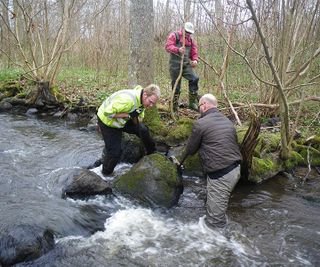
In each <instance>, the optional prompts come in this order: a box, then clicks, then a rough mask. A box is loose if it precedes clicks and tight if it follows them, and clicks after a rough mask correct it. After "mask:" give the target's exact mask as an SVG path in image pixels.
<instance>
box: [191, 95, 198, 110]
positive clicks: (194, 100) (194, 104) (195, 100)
mask: <svg viewBox="0 0 320 267" xmlns="http://www.w3.org/2000/svg"><path fill="white" fill-rule="evenodd" d="M189 108H190V109H192V110H195V111H199V107H198V94H197V93H190V92H189Z"/></svg>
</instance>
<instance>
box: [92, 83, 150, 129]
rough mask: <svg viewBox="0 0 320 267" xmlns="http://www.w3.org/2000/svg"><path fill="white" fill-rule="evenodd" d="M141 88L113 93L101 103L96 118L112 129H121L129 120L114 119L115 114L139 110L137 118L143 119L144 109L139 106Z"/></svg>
mask: <svg viewBox="0 0 320 267" xmlns="http://www.w3.org/2000/svg"><path fill="white" fill-rule="evenodd" d="M142 89H143V88H142V86H140V85H138V86H136V87H135V88H134V89H125V90H120V91H117V92H115V93H113V94H112V95H111V96H109V97H107V98H106V99H105V101H103V103H102V105H101V106H100V107H99V109H98V113H97V116H98V117H99V119H100V120H101V121H102V122H103V123H104V124H105V125H107V126H109V127H112V128H123V127H124V125H125V124H126V122H127V121H128V120H129V118H114V115H115V114H117V113H130V112H132V111H134V110H136V109H141V113H140V114H139V118H141V119H143V118H144V107H143V106H142V104H141V91H142Z"/></svg>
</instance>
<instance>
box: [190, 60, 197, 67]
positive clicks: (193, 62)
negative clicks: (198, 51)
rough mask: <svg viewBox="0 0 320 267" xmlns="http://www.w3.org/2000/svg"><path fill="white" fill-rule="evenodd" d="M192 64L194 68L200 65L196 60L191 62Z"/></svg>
mask: <svg viewBox="0 0 320 267" xmlns="http://www.w3.org/2000/svg"><path fill="white" fill-rule="evenodd" d="M190 64H191V67H192V68H195V67H196V66H197V65H198V62H197V61H196V60H191V62H190Z"/></svg>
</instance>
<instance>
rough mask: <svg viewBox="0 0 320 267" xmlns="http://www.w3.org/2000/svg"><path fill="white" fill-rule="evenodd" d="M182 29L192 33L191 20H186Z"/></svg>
mask: <svg viewBox="0 0 320 267" xmlns="http://www.w3.org/2000/svg"><path fill="white" fill-rule="evenodd" d="M184 30H185V31H186V33H190V34H193V33H194V26H193V24H192V23H191V22H186V23H185V24H184Z"/></svg>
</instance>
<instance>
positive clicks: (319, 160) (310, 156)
mask: <svg viewBox="0 0 320 267" xmlns="http://www.w3.org/2000/svg"><path fill="white" fill-rule="evenodd" d="M294 150H295V151H296V152H297V153H299V154H300V155H301V156H302V157H303V159H304V164H305V165H308V164H311V165H312V166H319V165H320V151H319V150H318V149H316V148H314V147H312V146H311V145H309V146H306V145H296V146H295V148H294Z"/></svg>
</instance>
